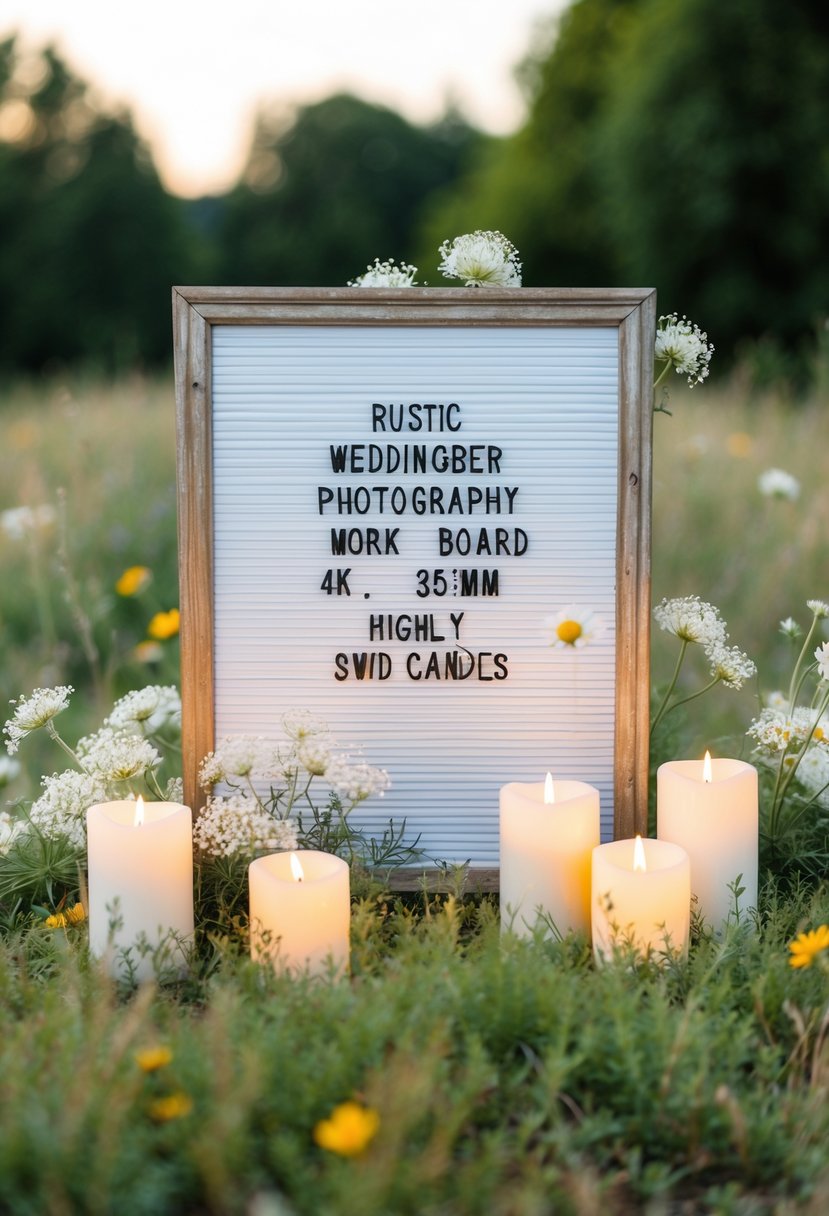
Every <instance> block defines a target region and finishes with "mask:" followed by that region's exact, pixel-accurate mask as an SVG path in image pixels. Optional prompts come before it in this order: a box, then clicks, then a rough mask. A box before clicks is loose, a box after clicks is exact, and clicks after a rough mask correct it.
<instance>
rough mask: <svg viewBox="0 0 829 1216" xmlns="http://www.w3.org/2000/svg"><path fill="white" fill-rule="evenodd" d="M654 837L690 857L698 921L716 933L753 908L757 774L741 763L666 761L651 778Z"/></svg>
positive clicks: (721, 760)
mask: <svg viewBox="0 0 829 1216" xmlns="http://www.w3.org/2000/svg"><path fill="white" fill-rule="evenodd" d="M656 834H657V836H658V837H659V839H660V840H673V841H674V842H675V843H676V844H681V845H682V847H683V848H684V849H685V850H686V851H687V853H688V855H689V856H690V858H691V890H692V892H693V894H694V895H695V896H696V897H697V900H698V901H699V913H700V916H701V917H702V919H703V921H705V922H706V923H707V924H708V925H710V926H711V927H712V928H713V929H714V930H715V931H716V932H718V931H720V930H721V929H722V926H723V923H724V921H725V920H726V919H727V917H728V915H729V913H733V912H734V908H735V902H734V894H733V891H731V890H729V887H730V886H733V885H734V882H735V880H736V879H737V877H738V876H740V886H741V887H744V888H745V890H744V891H743V894H742V895H741V896H740V902H739V909H740V911H741V912H744V911H745V910H746V909H747V908H753V907H756V906H757V871H758V852H759V810H758V793H757V770H756V768H754V767H753V765H751V764H746V763H745V762H744V761H742V760H729V759H725V758H720V759H716V760H712V761H711V766H710V777H709V778H708V779H706V770H705V762H704V761H702V760H672V761H670V762H669V763H668V764H662V765H660V767H659V769H658V771H657V774H656Z"/></svg>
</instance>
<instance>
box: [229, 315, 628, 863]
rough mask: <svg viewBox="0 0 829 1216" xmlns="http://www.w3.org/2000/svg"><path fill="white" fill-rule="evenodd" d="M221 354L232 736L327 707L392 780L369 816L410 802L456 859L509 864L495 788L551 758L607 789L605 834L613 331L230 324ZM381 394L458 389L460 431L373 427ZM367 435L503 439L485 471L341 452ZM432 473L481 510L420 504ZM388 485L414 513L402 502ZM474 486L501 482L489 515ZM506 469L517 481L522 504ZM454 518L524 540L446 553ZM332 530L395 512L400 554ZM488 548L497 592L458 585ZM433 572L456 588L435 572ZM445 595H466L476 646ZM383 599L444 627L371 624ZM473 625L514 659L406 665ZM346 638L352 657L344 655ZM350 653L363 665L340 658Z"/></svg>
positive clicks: (465, 637) (404, 439)
mask: <svg viewBox="0 0 829 1216" xmlns="http://www.w3.org/2000/svg"><path fill="white" fill-rule="evenodd" d="M212 375H213V443H214V514H215V519H214V526H215V630H216V638H215V642H216V672H215V675H216V733H217V737H219V738H221V737H222V736H224V735H226V734H239V733H253V734H268V735H269V734H273V735H274V736H276V737H278V736H279V734H280V731H279V722H280V718H281V715H282V714H283V713H284V712H285V711H286V710H289V709H309V710H311V711H313V712H314V713H316V714H318V715H320V716H321V717H323V718H325V719H326V720H327V721H328V723H329V724H330V726H331V728H332V730H333V731H334V733H335V734H336V735H337V737H338V738H339V739H340V740H342V741H343V743H345V744H346V745H348V746H349V747H350V748H357V747H360V748H362V750H363V754H364V756H365V759H366V760H368V761H369V762H370V763H372V764H376V765H379V766H380V767H382V768H386V769H388V771H389V773H390V775H391V778H392V783H393V784H392V788H391V790H390V791H389V792H388V793H387V794H386V796H385V798H384V799H382V800H374V802H373V803H366V804H364V806H363V808H362V809H361V811H360V812H359V816H358V819H359V822H360V823H364V824H366V825H368V827H369V828H373V829H377V828H378V827H379V826H381V825H384V824H385V823H386V822H387V821H388V819H389V817H392V818H394V819H395V820H401V819H402V818H404V817H405V818H406V820H407V822H408V827H409V835H410V837H412V838H413V837H415V836H416V835H418V834H420V835H421V845H422V846H423V847H425V849H426V851H427V854H428V856H429V857H430V858H434V859H437V860H445V861H448V862H462V861H466V860H471V862H472V863H473V864H474V865H480V866H495V865H497V864H498V790H499V787H500V786H501V785H503V784H505V783H506V782H509V781H535V780H541V778H542V777H543V776H544V774H545V773H546V771H547V770H548V769H549V770H551V771H552V773H553V775H554V776H558V777H561V778H565V777H567V778H577V779H579V780H582V781H587V782H590V783H591V784H593V785H596V786H597V787H598V788H599V790H600V791H601V799H602V825H603V836H604V837H605V838H610V837H611V836H612V822H613V807H612V791H613V738H614V714H615V680H614V620H615V580H616V505H617V452H618V333H617V330H616V329H615V328H590V327H572V328H561V329H554V328H544V327H539V328H535V327H526V328H524V327H518V328H512V327H504V328H492V327H475V326H458V327H455V326H447V327H429V326H415V327H408V326H399V327H398V326H394V325H377V326H372V325H367V326H298V325H285V326H283V325H273V326H271V325H258V326H241V325H239V326H237V325H218V326H215V327H214V329H213V369H212ZM375 403H377V404H380V405H392V404H393V405H395V406H400V405H404V406H408V405H410V404H413V403H418V404H421V405H422V404H424V403H435V404H444V405H448V404H452V403H454V404H457V406H458V407H459V408H458V410H456V411H452V413H451V414H450V415H449V419H450V420H451V421H452V423H453V424H457V423H460V429H458V430H456V431H454V432H449V431H446V430H445V431H443V432H440V431H438V430H432V431H431V432H429V431H427V430H426V429H425V426H424V428H423V429H422V430H420V431H409V430H404V431H402V432H399V433H391V432H389V431H388V430H387V431H386V432H383V431H380V430H373V429H372V420H373V408H372V407H373V405H374V404H375ZM420 416H421V418H425V412H423V411H421V415H420ZM434 418H435V421H436V422H439V417H438V411H435V412H434ZM444 420H446V415H445V416H444ZM369 444H375V445H378V447H379V451H380V454H381V455H382V456H383V457H384V459H385V456H386V449H387V448H388V446H389V445H393V446H394V447H396V448H398V449H401V450H402V448H403V446H404V445H409V448H410V451H411V448H412V445H426V446H427V448H428V449H429V452H430V453H431V449H433V448H434V447H436V446H437V445H441V444H444V445H452V444H458V445H461V446H462V447H463V449H464V450H465V451H467V452H468V450H469V448H470V446H471V445H484V446H483V448H482V449H480V450H479V458H480V459H481V460H482V462H483V464H484V466H485V468H486V471H485V472H481V473H467V474H463V473H460V472H459V473H455V474H453V473H451V472H446V473H437V472H434V471H432V470H430V471H429V472H427V473H425V474H412V473H409V474H406V473H399V472H394V473H388V472H377V473H370V472H347V473H336V472H334V471H333V470H332V458H331V451H330V448H331V445H334V446H336V447H339V446H340V445H369ZM488 445H492V446H493V447H495V448H500V449H501V451H502V455H501V456H500V458H499V457H497V455H496V454H495V453H494V452H491V448H490V447H489V446H488ZM490 453H491V455H492V461H491V462H490V460H489V455H490ZM364 454H366V455H367V450H366V451H365V452H364ZM376 455H377V453H376V452H375V456H376ZM380 486H386V487H388V490H387V493H386V501H385V504H384V505H385V510H384V511H383V512H381V511H380V510H378V509H377V508H378V503H379V499H380V495H379V493H378V492H377V490H376V487H380ZM321 487H324V488H325V490H324V491H323V498H324V499H325V498H327V493H326V491H327V490H332V491H333V501H331V502H330V503H324V510H323V513H322V514H320V488H321ZM424 487H425V488H426V490H427V492H428V494H429V495H431V493H432V487H435V488H436V489H437V491H438V493H437V494H436V498H435V505H436V506H437V505H438V504H439V503H442V504H443V506H444V509H445V510H447V511H448V508H449V507H451V506H452V505H453V502H454V503H457V502H460V504H461V505H462V506H463V507H464V513H462V514H461V513H456V512H454V511H453V512H451V513H447V514H444V515H440V514H431V513H424V514H418V513H417V512H416V510H415V504H418V505H419V502H420V498H419V495H420V494H422V493H423V492H424V491H423V488H424ZM349 488H350V489H351V490H352V491H357V490H361V491H362V494H361V495H359V496H356V497H355V500H354V501H355V502H359V501H361V500H365V499H366V498H368V499H369V502H370V511H369V513H367V514H356V513H355V514H351V515H348V514H344V513H343V514H338V513H337V505H338V501H339V499H338V492H339V491H341V490H342V491H346V490H348V489H349ZM393 489H398V490H399V491H401V492H400V493H398V494H397V495H396V496H395V504H396V505H397V506H398V507H403V506H404V504H405V506H404V509H403V511H402V513H400V514H395V513H394V512H393V511H392V510H390V506H391V503H390V499H391V495H392V491H393ZM470 489H480V490H483V491H484V497H483V501H482V502H481V503H479V504H475V503H473V506H476V509H475V511H474V512H473V513H468V508H469V505H470V504H469V490H470ZM507 489H509V490H517V493H515V495H514V498H513V510H512V513H508V511H507V504H508V497H507V493H506V491H507ZM455 490H458V491H459V495H458V496H457V498H456V499H455V500H453V498H452V493H453V491H455ZM495 490H500V502H498V501H497V500H496V499H495V498H492V497H491V499H490V505H491V507H492V509H493V510H492V513H490V514H486V513H485V512H484V509H483V508H484V506H485V504H486V492H487V491H490V492H492V491H495ZM475 497H476V495H474V494H473V499H474V498H475ZM499 505H500V508H501V510H500V512H497V511H496V508H497V507H498V506H499ZM441 527H443V528H450V529H451V530H452V532H453V533H455V532H457V530H458V529H461V528H467V529H469V530H470V531H471V533H472V536H473V540H474V541H475V542H477V540H478V537H479V533H480V530H481V529H482V528H485V529H487V530H488V532H489V534H490V536H491V534H492V533H493V532H494V529H496V528H506V529H507V530H508V536H509V538H510V543H512V541H513V538H514V531H515V529H516V528H518V529H521V530H522V531H523V532H524V533H525V534H526V536H527V538H528V548H527V552H526V553H525V554H524V555H523V556H513V555H509V556H504V555H501V556H495V555H492V556H487V555H482V556H476V555H475V554H474V552H473V553H472V554H470V555H469V556H457V555H452V556H441V555H440V552H439V546H438V529H439V528H441ZM332 528H336V529H339V528H346V529H349V530H350V529H362V530H363V531H365V530H366V529H368V528H379V529H380V535H381V537H383V538H385V530H386V528H389V529H395V528H397V529H399V531H398V532H397V533H396V534H395V535H394V545H395V546H396V548H397V549H398V550H399V554H394V553H393V552H392V553H390V554H388V555H387V554H381V555H379V556H378V555H376V554H369V555H364V554H363V555H360V556H353V555H348V556H345V557H340V556H334V555H332V552H331V544H332V542H331V530H332ZM355 542H356V534H355ZM338 568H340V569H345V568H350V574H349V575H348V576H347V584H348V589H349V591H350V595H348V596H346V595H344V594H341V595H336V594H331V595H328V594H326V592H325V591H324V590H322V589H321V584H322V582H323V579H324V577H325V574H326V571H328V570H333V571H335V572H336V570H337V569H338ZM475 568H478V570H479V578H480V577H481V576H480V571H481V570H483V569H488V570H497V572H498V591H499V594H498V596H497V597H494V596H490V597H482V596H480V595H478V596H477V597H475V596H462V595H461V591H462V589H463V581H462V580H463V575H461V574H460V573H459V574H458V584H457V594H455V576H454V575H453V571H454V570H458V571H462V570H472V569H475ZM420 570H428V571H430V572H431V571H435V570H442V571H443V574H444V576H445V577H446V579H447V594H445V595H437V594H430V595H428V596H427V597H423V598H421V597H418V595H417V590H418V586H419V580H418V571H420ZM469 577H470V576H469V575H467V579H469ZM332 585H333V587H334V588H336V585H337V578H336V573H335V574H334V576H333V582H332ZM430 589H431V590H435V589H436V590H440V589H441V583H440V579H439V578H438V579H437V582H436V585H435V580H434V576H432V575H431V574H430ZM571 604H576V605H577V606H578V607H580V608H584V609H590V610H592V611H593V612H595V613H597V614H598V615H599V617H600V618H601V620H602V622H603V626H604V632H603V634H602V635H601V637H600V638H599V639H598V640H596V641H593V642H592V643H591V644H589V645H587V646H585V647H583V648H581V649H578V650H572V649H568V650H567V651H562V650H560V649H555V648H553V647H551V645H550V631H549V629H546V630H545V625H544V621H545V618H547V617H551V616H554V615H555V614H556V613H557V612H558V611H560V610H562V609H564V608H566V607H567V606H568V605H571ZM450 613H454V614H455V615H456V616H457V615H458V614H459V613H463V617H462V619H461V621H460V624H459V625H458V631H457V632H458V643H457V644H456V643H455V641H454V638H455V627H454V626H453V624H452V622H451V619H450ZM380 615H382V616H384V617H388V616H389V615H391V616H393V617H395V618H399V617H405V616H409V617H414V616H416V615H417V616H420V617H422V616H424V615H426V616H427V617H431V618H432V621H431V625H430V632H431V633H433V634H434V635H443V637H444V639H445V640H444V641H423V642H415V641H414V640H412V641H409V642H405V641H398V640H393V641H388V640H383V641H380V640H378V639H375V640H374V641H372V640H371V639H370V618H371V617H372V616H380ZM458 644H460V645H461V646H463V647H465V648H466V649H467V650H468V651H469V652H471V654H472V655H473V656H478V655H483V656H486V655H489V656H493V655H496V654H500V655H505V656H507V657H506V659H505V660H500V663H501V664H502V666H504V667H506V669H507V671H508V675H507V678H506V679H502V680H495V679H491V680H485V679H478V678H477V671H478V667H477V665H476V676H474V677H472V678H470V679H467V680H464V681H461V680H449V679H435V678H429V679H426V678H421V679H420V680H415V679H412V678H411V677H410V675H409V674H407V664H409V665H410V667H411V671H412V672H413V673H415V674H416V673H418V672H421V673H422V672H425V670H426V666H427V663H428V656H429V655H430V654H431V653H432V652H433V651H434V652H436V653H437V654H438V655H439V659H438V663H439V665H440V667H441V668H442V667H443V664H444V662H445V659H444V655H445V653H446V652H447V651H452V650H455V649H457V645H458ZM372 651H374V652H377V651H380V652H384V653H385V654H386V655H388V656H389V661H390V663H391V666H392V674H391V676H390V678H388V679H386V680H379V679H374V680H371V679H364V680H358V679H356V678H354V675H353V659H352V657H351V656H352V655H354V654H358V655H359V654H361V653H363V652H369V653H371V652H372ZM413 653H416V654H418V655H419V656H420V658H419V659H409V656H410V655H412V654H413ZM338 654H340V655H346V656H347V660H346V661H344V660H340V668H338V666H337V660H336V656H337V655H338ZM376 662H377V661H376ZM384 662H385V661H384ZM346 664H347V670H348V673H349V675H348V678H347V679H345V680H341V681H340V680H337V679H336V678H335V673H336V672H337V671H338V670H341V669H342V667H343V666H344V665H346ZM467 666H468V661H467ZM496 670H500V668H499V667H498V666H497V664H496V662H495V660H494V659H493V658H492V657H482V658H481V659H480V671H481V672H482V673H483V674H484V675H493V674H495V672H496Z"/></svg>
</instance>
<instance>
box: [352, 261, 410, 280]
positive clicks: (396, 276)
mask: <svg viewBox="0 0 829 1216" xmlns="http://www.w3.org/2000/svg"><path fill="white" fill-rule="evenodd" d="M416 274H417V267H416V266H409V265H408V264H407V263H406V262H401V263H400V264H399V265H398V264H397V263H396V262H395V260H394V258H389V259H388V260H387V261H385V262H381V261H380V259H379V258H375V259H374V262H373V264H370V265H369V267H368V269H367V270H365V271H364V272H363V273H362V274H359V275H357V278H356V279H349V280H348V286H349V287H415V286H416V284H415V275H416Z"/></svg>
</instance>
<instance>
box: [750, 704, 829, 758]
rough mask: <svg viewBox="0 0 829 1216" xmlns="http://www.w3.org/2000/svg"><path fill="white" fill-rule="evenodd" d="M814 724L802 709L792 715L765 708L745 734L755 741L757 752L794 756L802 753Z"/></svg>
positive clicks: (810, 714)
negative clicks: (785, 753)
mask: <svg viewBox="0 0 829 1216" xmlns="http://www.w3.org/2000/svg"><path fill="white" fill-rule="evenodd" d="M814 724H815V723H814V717H813V715H812V713H811V711H810V710H808V709H806V708H804V707H800V708H797V709H795V711H794V713H792V714H789V713H788V712H787V711H786V710H785V709H772V708H770V707H767V708H766V709H764V710H762V711H761V712H760V716H759V717H758V718H755V719H754V721H753V722H752V723H751V726H750V727H749V728H748V730H747V731H746V734H747V735H748V736H749V737H750V738H752V739H754V740H755V742H756V744H757V750H758V751H760V752H764V753H765V754H766V755H769V756H773V755H779V754H780V753H781V752H790V753H792V754H794V753H797V752H799V751H802V749H803V744H804V743H805V742H806V740H807V739H808V738H810V736H811V734H812V728H813V727H814Z"/></svg>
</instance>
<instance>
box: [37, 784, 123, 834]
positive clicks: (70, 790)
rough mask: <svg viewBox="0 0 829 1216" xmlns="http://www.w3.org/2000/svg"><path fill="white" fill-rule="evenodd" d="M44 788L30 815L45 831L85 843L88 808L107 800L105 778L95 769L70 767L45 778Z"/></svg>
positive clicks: (41, 830)
mask: <svg viewBox="0 0 829 1216" xmlns="http://www.w3.org/2000/svg"><path fill="white" fill-rule="evenodd" d="M42 784H43V788H44V792H43V793H42V794H41V795H40V797H39V798H38V799H37V800H36V801H35V802H33V803H32V806H31V809H30V811H29V819H30V820H31V822H32V824H34V826H35V827H36V828H37V829H38V831H39V832H41V833H42V835H44V836H47V837H49V838H50V839H51V838H54V837H66V838H67V839H69V840H70V841H71V842H72V844H74V845H76V846H77V847H78V848H83V846H84V845H85V844H86V812H87V811H88V810H89V808H90V807H91V806H93V805H94V804H95V803H96V802H105V801H106V800H107V797H108V792H107V789H106V785H105V783H104V781H103V780H102V779H101V778H100V777H99V776H98V775H97V774H92V773H78V772H75V770H74V769H68V770H67V771H66V772H65V773H58V774H56V775H54V776H52V777H44V778H43V782H42Z"/></svg>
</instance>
